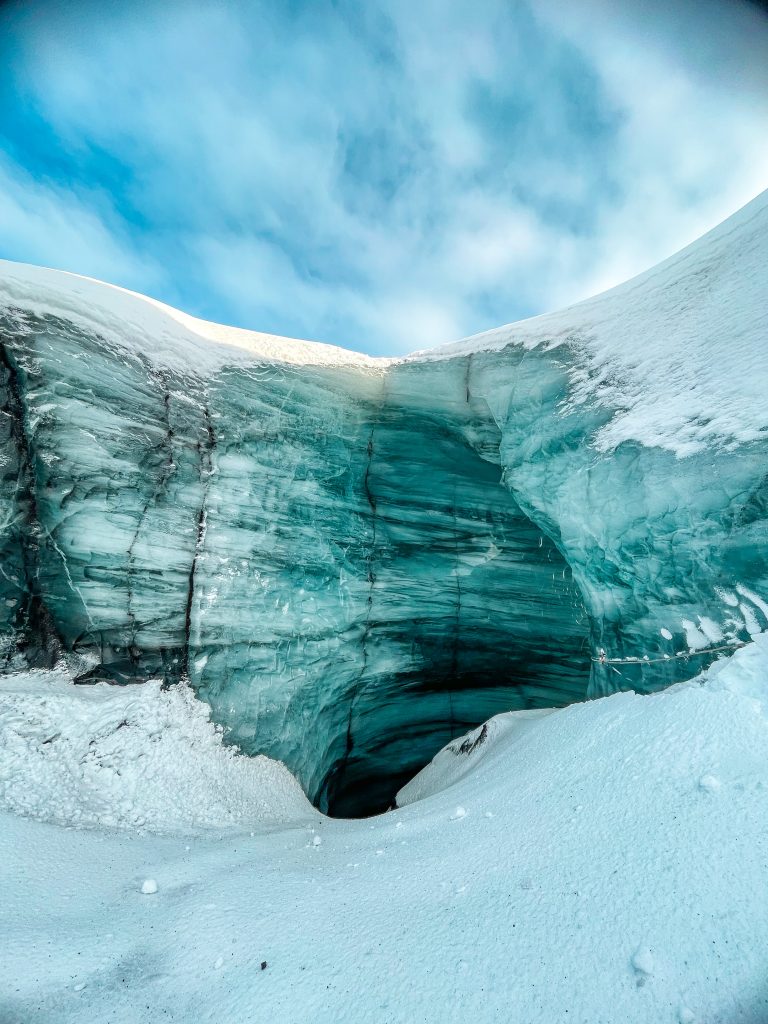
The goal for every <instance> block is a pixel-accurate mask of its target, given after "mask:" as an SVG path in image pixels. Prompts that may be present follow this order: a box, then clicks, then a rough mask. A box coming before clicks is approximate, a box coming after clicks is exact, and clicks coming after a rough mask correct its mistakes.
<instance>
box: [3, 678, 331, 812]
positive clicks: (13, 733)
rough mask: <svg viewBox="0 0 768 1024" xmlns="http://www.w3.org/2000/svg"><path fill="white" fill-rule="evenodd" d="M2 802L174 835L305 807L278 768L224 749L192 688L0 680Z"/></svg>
mask: <svg viewBox="0 0 768 1024" xmlns="http://www.w3.org/2000/svg"><path fill="white" fill-rule="evenodd" d="M0 806H4V807H6V808H8V809H10V810H13V811H16V812H17V813H19V814H25V815H29V816H30V817H34V818H40V819H42V820H44V821H51V822H57V823H61V824H67V825H88V826H97V825H98V826H107V827H112V828H132V827H133V828H135V827H143V828H146V829H151V830H154V831H163V832H169V831H178V830H180V829H181V830H184V829H190V828H192V829H194V828H199V827H206V826H216V827H222V826H225V825H235V824H241V825H245V824H248V825H253V824H258V823H264V822H270V821H280V822H283V821H285V820H286V819H288V818H291V817H301V815H302V814H311V813H314V811H313V808H312V805H311V804H310V803H309V801H308V800H307V798H306V797H305V796H304V793H303V792H302V790H301V787H300V786H299V784H298V782H297V781H296V780H295V779H294V777H293V776H292V775H291V774H290V772H289V771H288V769H287V768H285V766H284V765H282V764H280V763H279V762H277V761H273V760H270V759H269V758H267V757H254V758H249V757H241V756H239V755H238V754H237V752H236V750H235V749H234V748H232V747H227V746H224V744H223V742H222V733H221V730H220V729H219V728H217V727H216V726H215V725H213V724H212V722H211V721H210V709H209V707H208V705H206V704H203V703H202V702H201V701H198V700H197V699H196V698H195V697H194V695H193V693H192V690H191V688H190V687H188V686H187V685H179V686H174V687H171V688H169V689H167V690H163V689H162V684H161V682H160V681H159V680H156V681H150V682H148V683H143V684H138V685H133V686H110V685H109V684H107V683H97V684H95V685H93V686H76V685H74V684H73V683H72V680H71V679H70V677H69V676H68V675H67V673H66V672H65V671H51V672H42V671H40V672H29V673H25V674H22V675H16V676H6V677H2V678H0Z"/></svg>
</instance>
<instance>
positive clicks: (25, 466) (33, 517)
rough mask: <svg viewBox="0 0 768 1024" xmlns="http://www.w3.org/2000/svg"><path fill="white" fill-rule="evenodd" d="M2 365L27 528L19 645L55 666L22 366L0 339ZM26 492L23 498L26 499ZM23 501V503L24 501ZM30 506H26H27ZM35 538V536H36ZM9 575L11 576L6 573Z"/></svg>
mask: <svg viewBox="0 0 768 1024" xmlns="http://www.w3.org/2000/svg"><path fill="white" fill-rule="evenodd" d="M0 365H2V368H3V369H4V371H5V373H6V375H7V384H6V387H7V392H8V403H7V407H6V410H5V413H6V415H7V416H9V418H10V422H11V437H12V439H13V442H14V444H15V446H16V451H17V454H18V460H19V470H18V477H17V483H16V491H15V494H14V499H13V500H14V504H16V505H17V506H20V510H21V512H22V517H23V524H24V525H23V527H22V529H20V530H19V531H18V534H19V536H18V543H19V549H20V552H21V567H22V571H23V573H24V583H25V592H24V600H23V602H22V604H21V606H20V609H19V613H18V618H17V622H19V625H20V637H19V641H18V645H17V646H18V648H19V649H21V650H22V651H27V650H29V649H30V648H32V649H34V647H35V645H37V646H38V650H37V651H36V652H35V655H34V658H33V662H34V663H37V662H38V661H40V662H41V663H42V664H44V665H52V664H53V663H55V661H56V660H57V658H58V656H59V653H60V651H61V650H62V647H63V645H62V642H61V637H60V636H59V634H58V631H57V630H56V627H55V624H54V621H53V617H52V616H51V613H50V610H49V608H48V607H47V605H46V603H45V601H44V599H43V596H42V593H41V591H40V566H39V543H38V540H37V538H39V537H40V535H41V533H42V532H43V530H42V526H41V523H40V517H39V512H38V504H37V493H36V489H35V473H34V468H33V454H32V446H31V444H30V439H29V435H28V428H27V418H28V414H27V410H26V406H25V402H24V389H23V386H22V382H21V378H20V374H19V368H18V366H17V365H16V363H15V361H14V359H13V358H12V357H11V355H10V353H9V351H8V348H7V346H6V345H5V343H4V342H0ZM22 495H23V498H22ZM22 501H23V504H22ZM24 506H26V508H25V507H24ZM33 538H35V539H33ZM6 578H7V575H6Z"/></svg>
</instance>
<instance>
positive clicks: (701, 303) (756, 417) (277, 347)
mask: <svg viewBox="0 0 768 1024" xmlns="http://www.w3.org/2000/svg"><path fill="white" fill-rule="evenodd" d="M766 267H768V192H764V193H762V195H760V196H758V197H757V198H756V199H754V200H753V201H752V202H751V203H749V204H748V205H747V206H745V207H744V208H743V209H742V210H740V211H739V212H738V213H736V214H734V216H732V217H730V218H729V219H728V220H727V221H725V222H724V223H723V224H721V225H720V226H719V227H717V228H715V229H714V230H713V231H710V232H709V233H708V234H707V235H705V236H704V237H703V238H701V239H699V240H698V241H696V242H694V243H693V244H692V245H690V246H688V247H687V248H686V249H683V250H682V251H681V252H680V253H678V254H676V255H675V256H672V257H670V258H669V259H668V260H666V261H664V262H663V263H660V264H659V265H658V266H656V267H654V268H653V269H652V270H648V271H647V272H645V273H644V274H641V275H639V276H638V277H635V278H633V279H632V280H631V281H628V282H626V283H625V284H622V285H619V286H618V287H616V288H613V289H611V290H610V291H607V292H604V293H603V294H601V295H598V296H596V297H594V298H592V299H587V300H586V301H584V302H580V303H577V304H576V305H574V306H570V307H568V308H567V309H565V310H562V311H559V312H556V313H547V314H544V315H542V316H538V317H534V318H533V319H529V320H523V321H521V322H519V323H516V324H510V325H508V326H506V327H501V328H498V329H496V330H493V331H488V332H486V333H483V334H478V335H475V336H473V337H471V338H468V339H466V340H464V341H460V342H456V343H453V344H450V345H446V346H441V347H438V348H434V349H431V350H428V351H424V352H417V353H415V354H414V355H412V356H410V357H407V358H408V359H409V360H411V361H419V362H424V361H431V360H445V359H453V358H461V357H466V356H468V355H473V354H475V353H479V352H489V351H498V350H501V349H504V348H506V347H507V346H510V345H512V346H519V347H522V348H524V349H532V348H535V347H539V346H544V347H546V348H553V347H556V346H558V345H561V344H566V345H568V346H569V347H570V348H571V350H572V351H573V352H575V353H576V354H577V356H578V359H577V362H576V366H575V367H574V369H573V370H572V373H571V383H572V389H573V390H572V394H571V396H570V402H571V404H577V405H578V404H583V403H586V404H595V403H597V404H599V405H605V406H608V407H609V408H612V409H615V410H617V411H616V412H615V415H614V416H613V418H612V419H611V420H610V422H609V423H607V424H606V425H605V426H604V427H603V428H602V430H601V431H600V433H599V435H598V437H597V439H596V444H597V447H598V448H602V449H604V450H611V449H613V448H615V447H616V446H617V445H619V444H621V443H622V442H624V441H636V442H638V443H640V444H643V445H647V446H659V447H662V448H666V449H669V450H670V451H673V452H675V453H676V454H677V455H678V456H680V457H683V456H685V455H688V454H691V453H694V452H697V451H700V450H702V449H703V448H705V447H706V446H707V445H708V444H711V443H718V444H726V445H736V444H738V443H748V442H750V441H753V440H755V439H757V438H761V437H763V436H764V434H765V431H766V430H768V402H766V401H765V394H766V389H767V388H768V272H767V271H766ZM0 306H14V307H17V308H20V309H24V310H29V311H32V312H35V313H39V314H42V313H48V314H54V315H58V316H63V317H66V318H67V319H69V320H71V321H72V322H74V323H75V324H78V325H79V326H81V327H83V328H85V329H90V330H95V331H97V332H98V333H100V334H102V335H103V336H104V337H105V338H106V339H107V340H108V341H109V342H111V343H113V344H116V345H118V346H128V347H129V348H132V349H139V350H141V351H142V352H143V353H144V354H145V355H146V357H147V358H149V359H151V360H152V361H154V362H155V363H157V364H160V365H165V366H169V367H174V368H176V369H179V370H183V371H189V370H190V369H191V368H194V370H196V371H197V372H198V373H210V372H214V371H215V370H216V369H218V368H220V367H221V366H223V365H231V364H235V363H249V362H254V361H278V362H290V363H294V364H299V365H307V366H338V367H352V368H356V369H357V370H360V371H365V372H373V373H377V374H378V373H385V372H386V371H387V369H388V367H390V366H392V365H394V364H396V363H398V362H401V360H399V359H381V358H373V357H370V356H366V355H362V354H360V353H356V352H352V351H348V350H347V349H343V348H337V347H335V346H333V345H325V344H321V343H318V342H310V341H298V340H293V339H288V338H279V337H276V336H274V335H268V334H261V333H258V332H253V331H244V330H240V329H238V328H232V327H224V326H221V325H219V324H212V323H208V322H207V321H203V320H198V319H196V318H194V317H191V316H189V315H187V314H186V313H182V312H180V311H178V310H175V309H173V308H172V307H170V306H166V305H164V304H163V303H160V302H157V301H155V300H153V299H148V298H145V297H143V296H140V295H137V294H136V293H134V292H129V291H126V290H124V289H121V288H116V287H113V286H111V285H105V284H102V283H100V282H98V281H94V280H92V279H89V278H84V277H78V276H77V275H74V274H68V273H63V272H60V271H53V270H44V269H42V268H39V267H31V266H27V265H22V264H16V263H9V262H7V261H0Z"/></svg>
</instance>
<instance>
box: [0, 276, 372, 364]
mask: <svg viewBox="0 0 768 1024" xmlns="http://www.w3.org/2000/svg"><path fill="white" fill-rule="evenodd" d="M0 306H5V307H8V306H14V307H18V308H21V309H24V310H28V311H30V312H33V313H36V314H39V315H46V314H47V315H53V316H59V317H63V318H64V319H66V320H69V321H70V322H72V323H75V324H77V325H78V326H80V327H82V328H83V329H85V330H91V331H96V332H98V333H99V334H101V335H103V336H105V337H106V338H107V339H108V340H110V341H113V342H115V343H116V344H127V345H130V346H131V347H137V348H140V349H141V350H142V351H143V352H144V354H145V355H146V356H148V357H149V358H150V359H151V360H152V361H153V362H154V363H156V364H157V365H159V366H164V367H167V368H169V369H178V370H188V369H189V368H190V364H191V365H192V366H193V367H194V368H195V369H196V370H199V371H201V372H202V371H211V370H215V369H217V368H219V367H221V366H223V365H233V364H236V363H242V362H263V361H269V362H283V363H293V364H295V365H299V366H359V367H366V368H372V367H384V366H386V365H387V364H388V363H389V362H390V361H391V360H388V359H377V358H375V357H372V356H367V355H364V354H363V353H361V352H353V351H351V350H349V349H344V348H340V347H339V346H337V345H327V344H324V343H323V342H319V341H303V340H300V339H298V338H282V337H278V336H277V335H274V334H265V333H263V332H261V331H248V330H244V329H242V328H239V327H227V326H225V325H224V324H216V323H212V322H211V321H209V320H200V319H198V318H197V317H194V316H190V315H189V314H188V313H183V312H182V311H181V310H178V309H174V307H173V306H168V305H166V304H165V303H164V302H159V301H158V300H157V299H151V298H149V297H148V296H146V295H140V294H139V293H138V292H132V291H128V290H127V289H125V288H118V287H117V286H116V285H111V284H105V283H104V282H103V281H97V280H95V279H94V278H90V277H81V276H80V275H78V274H70V273H68V272H66V271H62V270H48V269H46V268H44V267H35V266H31V265H29V264H24V263H12V262H10V261H8V260H0Z"/></svg>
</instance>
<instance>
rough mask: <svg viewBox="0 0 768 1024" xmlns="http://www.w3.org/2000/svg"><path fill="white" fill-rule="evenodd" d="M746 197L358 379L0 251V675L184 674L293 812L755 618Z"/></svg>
mask: <svg viewBox="0 0 768 1024" xmlns="http://www.w3.org/2000/svg"><path fill="white" fill-rule="evenodd" d="M766 265H768V198H767V197H766V195H763V196H761V197H758V199H756V200H754V201H753V202H752V203H751V204H750V205H749V206H747V207H745V208H744V210H742V211H740V212H739V213H738V214H736V215H735V216H734V217H732V218H731V219H730V220H728V221H726V222H725V223H724V224H723V225H721V226H720V227H719V228H717V229H715V230H714V231H713V232H711V233H710V234H709V235H707V236H705V237H704V238H703V239H701V240H699V241H698V242H696V243H694V244H693V245H692V246H690V247H689V248H688V249H686V250H683V252H682V253H680V254H678V255H676V256H674V257H672V258H671V259H669V260H668V261H666V262H665V263H663V264H661V265H660V266H658V267H656V268H654V269H653V270H651V271H649V272H647V273H646V274H643V275H641V276H640V277H638V278H635V279H634V280H632V281H630V282H628V283H627V284H625V285H621V286H619V287H618V288H615V289H613V290H611V291H610V292H607V293H605V294H604V295H601V296H597V297H596V298H594V299H590V300H587V301H586V302H583V303H580V304H578V305H576V306H573V307H571V308H569V309H567V310H564V311H561V312H558V313H554V314H546V315H544V316H541V317H537V318H535V319H533V320H530V321H524V322H522V323H520V324H515V325H511V326H509V327H504V328H501V329H499V330H497V331H492V332H489V333H487V334H483V335H478V336H476V337H474V338H471V339H468V340H466V341H463V342H459V343H456V344H453V345H447V346H444V347H442V348H439V349H433V350H430V351H428V352H424V353H416V354H414V355H413V356H410V357H407V358H405V359H399V360H391V359H389V360H388V359H373V358H369V357H366V356H361V355H358V354H356V353H352V352H348V351H345V350H343V349H337V348H334V347H332V346H327V345H320V344H314V343H310V342H300V341H291V340H289V339H278V338H273V337H270V336H267V335H259V334H253V333H250V332H245V331H237V330H234V329H227V328H222V327H219V326H218V325H212V324H207V323H204V322H201V321H197V320H194V319H193V318H191V317H188V316H186V315H185V314H182V313H179V312H178V311H175V310H172V309H170V308H169V307H165V306H162V305H161V304H160V303H156V302H153V301H151V300H147V299H145V298H143V297H141V296H137V295H133V294H131V293H128V292H124V291H121V290H120V289H115V288H111V287H109V286H106V285H102V284H100V283H98V282H93V281H89V280H87V279H83V278H77V277H74V276H72V275H67V274H63V273H58V272H54V271H45V270H41V269H39V268H33V267H25V266H21V265H17V264H11V263H6V262H3V263H0V339H1V340H2V345H1V347H0V388H2V392H3V394H2V407H3V412H4V415H3V417H2V421H0V422H1V423H2V431H3V433H2V441H0V444H1V445H2V448H1V449H0V450H1V451H2V456H1V457H2V463H3V474H2V481H1V488H2V494H1V498H2V511H0V522H2V529H1V532H0V544H1V545H2V555H1V556H0V557H1V562H0V567H1V569H2V571H1V572H0V614H1V615H2V621H0V636H1V637H2V641H1V642H2V648H1V649H0V650H1V652H2V657H3V662H4V666H5V671H7V672H13V671H18V670H20V669H30V668H31V669H48V668H51V667H52V666H54V665H55V664H57V663H58V662H60V661H64V662H66V665H67V670H68V671H70V672H71V673H72V674H73V676H74V677H75V679H76V681H78V682H80V683H95V682H98V681H104V680H106V681H109V682H112V683H121V684H129V683H134V682H141V681H146V680H150V679H157V678H160V679H162V680H164V681H165V682H166V683H175V682H178V681H179V680H182V679H189V681H190V683H191V686H192V687H193V688H194V691H195V692H196V693H197V695H198V696H199V697H200V698H201V699H202V700H204V701H205V702H207V704H209V705H210V707H211V709H212V714H213V718H214V720H215V721H216V722H217V723H218V724H220V725H221V726H223V727H224V729H225V732H226V736H227V738H228V740H229V741H230V742H231V743H233V744H236V745H237V746H238V747H240V749H242V750H243V751H245V752H246V753H249V754H266V755H269V756H270V757H272V758H275V759H277V760H280V761H282V762H284V763H285V764H286V765H287V766H288V768H289V769H290V770H291V771H292V772H293V773H294V774H295V775H296V777H297V778H298V779H299V781H300V782H301V784H302V786H303V788H304V790H305V791H306V793H307V794H308V795H309V797H310V799H311V800H312V801H313V802H314V803H315V804H316V806H317V807H318V808H319V809H320V810H321V811H324V812H327V811H330V812H331V813H334V814H337V815H347V816H355V815H358V814H363V813H372V812H375V811H380V810H384V809H385V808H386V807H387V806H389V805H390V804H391V803H392V800H393V798H394V794H395V793H396V792H397V790H398V789H399V788H400V787H401V786H402V785H403V783H404V782H406V780H407V779H408V778H410V777H411V776H412V775H414V774H415V772H416V771H417V770H418V769H419V768H421V767H422V766H423V765H424V764H425V763H427V762H428V761H429V760H430V759H431V757H432V756H433V755H434V754H435V753H436V751H437V750H439V749H440V748H441V747H443V746H444V745H445V744H446V743H447V742H449V741H450V740H452V739H454V738H455V737H458V736H461V735H463V734H464V733H466V732H467V730H468V729H470V728H472V727H473V726H476V725H478V724H479V723H481V722H483V721H485V720H486V719H488V718H489V717H491V716H492V715H495V714H497V713H499V712H505V711H510V710H514V709H540V708H552V707H560V706H563V705H567V704H571V703H574V702H579V701H583V700H584V699H585V698H587V697H599V696H603V695H607V694H610V693H613V692H615V691H617V690H630V689H631V690H635V691H637V692H639V693H651V692H654V691H657V690H661V689H664V688H665V687H668V686H669V685H670V684H672V683H675V682H678V681H680V680H684V679H687V678H690V677H691V676H692V675H695V674H696V673H697V672H699V671H701V670H703V669H705V668H706V667H707V666H708V665H709V664H710V663H711V662H712V661H714V660H715V659H717V658H718V657H720V656H722V655H723V654H724V653H727V652H730V651H733V650H734V649H736V648H738V647H739V646H741V645H743V644H745V643H747V642H748V641H749V640H750V639H751V638H752V637H754V636H756V635H757V634H758V633H760V632H761V631H762V630H764V629H765V628H766V627H767V626H768V565H767V564H766V551H767V550H768V547H767V546H766V543H765V541H766V531H767V530H768V512H767V504H768V469H767V468H766V467H767V466H768V458H767V456H768V444H767V435H766V431H767V430H768V403H766V400H765V368H764V367H765V361H766V356H767V355H768V352H767V351H766V339H767V338H768V281H767V280H766V274H765V270H764V268H765V266H766Z"/></svg>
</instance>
